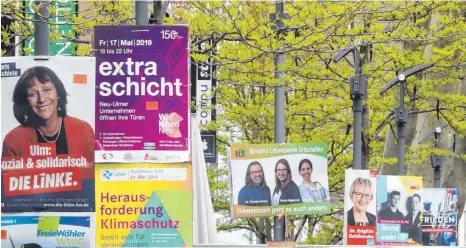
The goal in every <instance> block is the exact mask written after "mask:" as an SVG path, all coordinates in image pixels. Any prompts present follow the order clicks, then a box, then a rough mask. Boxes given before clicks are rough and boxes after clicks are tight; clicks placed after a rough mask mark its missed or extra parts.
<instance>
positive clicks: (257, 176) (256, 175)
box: [249, 164, 264, 184]
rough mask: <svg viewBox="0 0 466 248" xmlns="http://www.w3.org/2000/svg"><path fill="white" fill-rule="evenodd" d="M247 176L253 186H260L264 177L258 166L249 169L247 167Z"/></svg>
mask: <svg viewBox="0 0 466 248" xmlns="http://www.w3.org/2000/svg"><path fill="white" fill-rule="evenodd" d="M249 174H250V175H251V180H252V181H253V182H254V183H255V184H260V183H261V182H262V180H263V179H264V175H263V172H262V166H260V165H258V164H255V165H251V167H249Z"/></svg>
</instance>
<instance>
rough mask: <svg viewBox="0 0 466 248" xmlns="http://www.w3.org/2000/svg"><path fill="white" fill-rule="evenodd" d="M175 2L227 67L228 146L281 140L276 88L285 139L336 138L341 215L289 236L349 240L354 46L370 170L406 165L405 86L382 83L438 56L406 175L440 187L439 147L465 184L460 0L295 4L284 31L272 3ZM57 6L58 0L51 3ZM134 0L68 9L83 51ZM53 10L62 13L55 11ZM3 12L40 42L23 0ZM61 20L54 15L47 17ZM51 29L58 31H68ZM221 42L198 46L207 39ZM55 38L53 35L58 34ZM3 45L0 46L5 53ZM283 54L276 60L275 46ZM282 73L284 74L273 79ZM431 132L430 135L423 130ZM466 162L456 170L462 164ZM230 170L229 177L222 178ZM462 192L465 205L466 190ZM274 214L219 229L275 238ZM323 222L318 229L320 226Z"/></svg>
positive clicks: (300, 221)
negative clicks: (345, 225) (400, 142)
mask: <svg viewBox="0 0 466 248" xmlns="http://www.w3.org/2000/svg"><path fill="white" fill-rule="evenodd" d="M186 6H187V7H186V8H179V9H175V10H174V14H173V16H172V17H171V18H165V24H188V25H189V27H190V33H191V38H192V40H194V38H195V39H196V40H197V41H196V42H193V44H192V47H191V54H192V56H193V58H194V59H195V60H196V61H198V60H204V61H205V60H206V59H207V57H208V56H210V57H211V58H212V59H213V61H215V63H216V65H217V72H216V73H215V75H214V76H215V77H216V79H217V83H218V87H217V88H216V91H215V93H216V96H217V106H216V107H217V113H218V114H217V120H216V121H215V122H212V123H210V124H209V125H207V126H203V128H204V129H209V130H217V131H218V132H217V133H218V134H219V137H218V142H220V146H219V147H218V149H219V152H221V153H222V154H224V155H225V149H226V148H227V146H228V145H229V144H231V143H237V142H241V143H273V142H274V124H273V123H274V87H275V86H278V85H280V86H284V87H285V89H286V99H285V101H286V102H285V115H286V122H285V125H286V130H285V131H286V132H285V133H286V142H308V141H327V142H328V150H329V155H328V161H329V162H328V166H329V167H328V168H329V186H330V191H331V193H332V201H334V204H335V208H334V212H333V213H332V214H330V215H328V216H304V217H303V216H297V217H290V221H289V223H290V227H289V229H290V230H294V232H293V233H292V234H291V235H289V238H290V239H295V238H297V236H298V235H299V234H300V233H299V232H301V231H302V230H307V232H308V235H307V239H306V243H308V244H330V243H335V242H336V241H338V240H340V239H341V237H342V221H341V220H342V210H341V206H342V202H341V199H340V194H341V193H342V190H343V187H344V171H345V170H346V168H348V167H350V166H351V163H352V146H351V145H352V137H353V134H352V130H353V129H352V124H353V118H352V109H351V106H352V101H351V98H350V95H349V84H348V78H349V77H350V76H352V75H353V74H354V68H353V67H352V65H351V63H352V57H351V55H349V56H347V58H346V59H344V60H342V61H340V62H339V63H334V62H333V61H332V58H333V57H334V56H335V55H336V54H337V52H338V51H341V50H342V49H344V48H348V47H358V49H359V51H360V53H361V54H362V55H363V60H362V61H363V73H364V74H365V75H366V76H367V77H368V79H369V83H368V85H369V87H368V92H367V95H366V97H365V98H366V100H365V110H364V121H363V147H362V151H363V154H362V155H363V168H376V169H381V170H382V171H383V172H384V173H388V174H390V173H393V171H394V168H395V166H394V165H395V164H396V162H397V161H396V159H395V158H396V152H395V150H396V135H394V134H396V123H395V121H396V120H395V114H394V111H393V109H394V108H395V107H397V103H398V98H397V97H398V90H397V89H391V90H390V91H388V92H387V93H386V94H384V95H380V93H379V92H380V90H381V89H382V88H383V87H384V86H385V85H386V84H387V83H388V82H389V81H390V80H391V79H392V78H393V77H395V75H396V72H401V71H404V70H406V69H409V68H411V67H413V66H416V65H419V64H423V63H428V62H436V65H435V67H433V68H431V69H429V70H427V71H425V72H423V73H421V74H419V75H417V76H412V77H410V78H408V83H407V87H406V94H405V102H406V105H407V107H408V108H409V109H410V120H409V122H408V125H409V126H408V136H409V137H407V143H406V144H407V154H406V164H407V165H408V174H410V175H422V176H424V177H425V178H427V179H426V180H425V186H426V187H427V186H432V179H431V178H432V176H431V173H432V170H431V168H430V164H429V156H430V155H432V154H433V153H436V154H442V155H444V156H446V157H447V158H448V159H447V160H446V161H445V167H444V168H446V170H445V169H444V172H443V176H442V182H443V185H444V186H450V187H451V186H455V187H459V188H460V192H462V191H464V190H463V189H464V186H465V185H464V182H461V178H462V177H464V176H466V170H465V169H462V167H464V166H461V165H466V164H465V162H464V161H465V160H466V156H465V155H464V154H465V153H466V139H465V138H464V135H465V134H466V121H465V116H466V80H465V75H466V73H465V68H466V64H465V61H466V44H465V43H466V25H465V17H466V6H465V5H464V4H462V3H460V2H454V1H387V2H382V1H376V2H374V1H357V2H342V1H286V2H285V4H284V6H285V12H287V13H288V14H289V19H286V20H282V21H283V23H284V26H285V28H282V29H277V27H276V25H274V23H273V22H272V21H271V20H270V19H269V17H270V14H271V13H274V12H275V2H273V1H261V2H257V1H189V2H188V4H187V5H186ZM52 8H53V6H52ZM132 8H133V3H132V2H131V1H90V2H89V8H88V9H85V10H79V13H78V15H69V14H66V13H65V14H63V15H64V16H67V18H68V20H69V24H72V25H73V30H74V31H75V32H76V36H67V37H66V38H67V39H69V40H71V41H74V42H76V43H77V44H78V49H77V51H76V55H90V53H91V49H90V45H89V44H90V35H89V34H90V32H91V29H92V27H93V26H95V25H122V24H134V20H133V19H132V18H133V12H132ZM50 13H55V12H54V11H50ZM2 16H5V17H8V18H11V19H12V20H14V24H12V25H10V26H9V27H8V28H7V30H2V42H5V44H7V43H8V42H10V40H9V39H8V38H9V37H11V36H18V37H20V41H23V40H25V39H31V37H32V35H33V29H32V26H31V23H30V22H29V21H30V20H28V19H27V16H26V15H25V9H24V7H22V6H18V5H17V4H16V1H7V0H2ZM52 18H53V16H52V17H50V18H49V20H51V19H52ZM50 26H51V27H52V29H51V30H52V32H51V37H59V36H60V34H57V33H56V32H55V31H54V30H55V29H53V26H54V25H53V24H50ZM207 40H212V41H213V45H212V47H210V48H209V47H208V48H207V49H205V50H202V51H200V50H198V48H197V43H199V42H203V41H207ZM52 41H53V39H52ZM3 53H4V51H3V50H2V54H3ZM279 53H282V54H284V57H285V63H284V65H283V66H282V67H280V68H276V66H275V58H276V55H277V54H279ZM277 70H284V72H285V80H284V83H281V82H280V81H279V80H277V79H276V78H275V73H276V71H277ZM440 122H442V123H446V125H448V128H447V129H446V130H447V133H450V135H445V136H442V137H445V138H444V143H443V144H444V145H442V146H441V147H440V149H433V147H432V139H431V138H427V139H425V138H423V137H424V136H426V135H429V132H430V130H431V128H433V127H435V126H438V125H439V123H440ZM421 136H422V137H421ZM455 164H456V165H460V168H459V169H458V168H457V167H455V166H454V165H455ZM226 177H227V170H226V169H225V168H222V169H218V170H210V171H209V179H210V183H211V187H212V190H213V192H215V195H216V198H215V200H216V201H215V202H214V207H215V208H216V210H221V211H224V212H226V213H228V211H229V205H228V200H229V195H228V194H229V193H228V187H227V184H226V181H225V178H226ZM219 178H220V179H219ZM460 200H461V201H462V202H464V200H465V198H464V194H463V195H461V197H460ZM270 223H271V219H238V220H234V221H228V222H221V223H219V226H218V227H219V230H234V229H247V230H251V231H253V232H254V233H256V235H257V236H258V237H260V239H261V240H262V241H267V240H271V231H270V228H271V226H270ZM315 228H318V231H316V230H315Z"/></svg>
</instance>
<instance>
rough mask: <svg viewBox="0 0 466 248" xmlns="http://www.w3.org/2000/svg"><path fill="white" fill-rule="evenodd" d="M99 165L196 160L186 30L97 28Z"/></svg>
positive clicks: (179, 28) (122, 27)
mask: <svg viewBox="0 0 466 248" xmlns="http://www.w3.org/2000/svg"><path fill="white" fill-rule="evenodd" d="M93 42H94V48H95V52H94V54H95V57H96V61H97V62H96V72H97V75H96V89H95V92H96V93H95V94H96V112H95V119H96V144H95V152H96V158H95V159H96V163H144V162H148V163H154V162H156V163H177V162H186V161H190V158H189V144H190V142H189V139H190V133H189V132H190V129H189V123H190V96H189V89H190V86H189V67H188V66H189V32H188V28H187V27H186V26H97V27H94V33H93Z"/></svg>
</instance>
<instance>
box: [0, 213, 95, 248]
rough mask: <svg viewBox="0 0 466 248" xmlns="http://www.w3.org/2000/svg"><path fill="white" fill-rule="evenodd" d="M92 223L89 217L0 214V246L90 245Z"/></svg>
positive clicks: (63, 247) (72, 247)
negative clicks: (0, 236)
mask: <svg viewBox="0 0 466 248" xmlns="http://www.w3.org/2000/svg"><path fill="white" fill-rule="evenodd" d="M93 226H94V223H93V222H92V221H91V217H90V216H66V215H65V216H63V215H60V216H38V215H31V216H2V247H11V248H14V247H34V248H36V247H60V248H87V247H92V246H91V240H93V237H94V235H95V233H94V228H93Z"/></svg>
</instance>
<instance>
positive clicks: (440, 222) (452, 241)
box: [419, 188, 458, 246]
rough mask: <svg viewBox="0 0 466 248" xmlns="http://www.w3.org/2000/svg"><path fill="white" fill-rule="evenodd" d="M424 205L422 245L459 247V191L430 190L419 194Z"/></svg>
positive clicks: (449, 189)
mask: <svg viewBox="0 0 466 248" xmlns="http://www.w3.org/2000/svg"><path fill="white" fill-rule="evenodd" d="M419 195H420V197H421V199H422V200H421V203H422V205H421V206H422V209H421V211H422V221H421V224H422V245H423V246H457V245H458V240H457V239H458V189H456V188H443V189H440V188H428V189H423V190H421V192H420V193H419Z"/></svg>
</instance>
